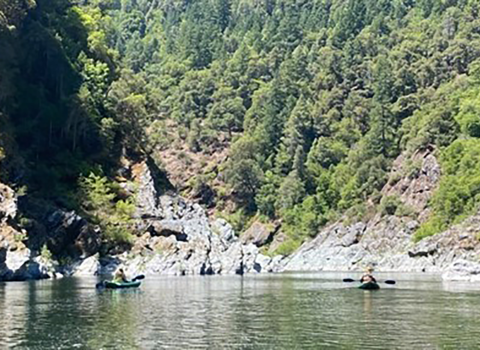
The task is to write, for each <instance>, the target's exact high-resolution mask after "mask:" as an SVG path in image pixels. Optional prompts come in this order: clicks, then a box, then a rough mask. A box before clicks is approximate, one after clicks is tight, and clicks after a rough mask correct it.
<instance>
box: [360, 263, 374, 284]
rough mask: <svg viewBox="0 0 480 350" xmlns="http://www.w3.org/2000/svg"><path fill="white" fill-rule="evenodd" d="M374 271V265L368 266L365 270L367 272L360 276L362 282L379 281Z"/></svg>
mask: <svg viewBox="0 0 480 350" xmlns="http://www.w3.org/2000/svg"><path fill="white" fill-rule="evenodd" d="M372 273H373V267H367V269H366V270H365V274H364V275H363V276H362V278H360V283H371V282H373V283H377V280H376V279H375V277H373V275H372Z"/></svg>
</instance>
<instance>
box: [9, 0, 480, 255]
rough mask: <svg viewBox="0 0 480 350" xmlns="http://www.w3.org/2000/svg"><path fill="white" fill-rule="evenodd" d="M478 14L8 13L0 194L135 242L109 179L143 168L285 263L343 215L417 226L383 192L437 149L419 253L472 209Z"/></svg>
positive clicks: (479, 147) (129, 6) (119, 3)
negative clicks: (275, 226)
mask: <svg viewBox="0 0 480 350" xmlns="http://www.w3.org/2000/svg"><path fill="white" fill-rule="evenodd" d="M479 15H480V4H479V2H478V1H476V0H441V1H440V0H418V1H415V0H195V1H189V0H184V1H177V0H162V1H160V0H81V1H80V0H79V1H65V0H36V1H34V0H0V52H1V54H0V113H1V115H2V121H1V123H2V125H1V130H0V131H1V133H2V137H1V140H0V141H1V145H2V152H1V157H2V164H1V165H2V177H3V179H4V181H5V182H7V183H10V184H14V185H15V186H17V188H18V189H20V188H22V189H23V191H25V193H26V195H31V196H35V197H37V198H42V199H45V200H49V201H55V202H56V203H57V204H59V205H61V206H65V207H68V208H74V209H77V208H80V209H81V210H82V211H83V212H84V213H86V214H88V215H89V216H90V217H91V218H92V219H94V220H96V221H97V222H99V223H101V225H103V227H104V229H105V231H106V232H109V237H111V238H112V237H113V238H114V239H120V240H122V239H125V240H128V239H126V236H125V234H126V233H125V232H122V230H120V229H119V228H118V227H123V226H119V225H118V223H119V222H122V223H124V222H128V220H129V217H130V215H131V211H132V210H133V209H132V208H131V207H132V205H131V201H132V199H131V197H129V196H127V195H125V194H124V193H123V192H122V191H121V189H120V188H119V186H117V185H116V182H117V181H118V177H119V176H121V174H118V172H117V171H116V169H118V166H119V164H121V162H122V159H123V158H125V157H127V158H128V157H130V158H131V157H138V156H148V157H150V158H151V159H152V161H153V162H154V163H156V164H157V166H158V167H159V168H162V169H163V170H164V171H165V172H166V173H167V176H170V177H171V178H172V181H173V182H174V184H175V185H176V186H177V188H178V189H179V190H181V191H182V194H184V195H185V196H187V197H191V198H196V199H197V200H199V201H200V202H201V203H203V204H205V205H206V206H208V207H210V208H211V210H212V212H214V213H215V214H216V215H223V216H226V217H228V218H229V220H231V222H233V223H234V224H235V225H236V226H237V228H238V229H239V230H242V229H243V228H245V225H247V223H248V222H249V220H250V219H251V218H253V217H255V218H260V219H261V220H265V221H277V222H281V223H282V231H283V232H284V233H285V234H286V235H287V236H288V237H289V238H288V240H287V241H285V242H284V243H283V245H282V246H280V247H279V252H280V253H284V254H286V253H290V252H292V251H293V250H294V249H295V248H296V247H298V246H299V245H300V243H301V242H302V241H304V240H305V239H306V238H308V237H313V236H315V235H316V233H317V232H318V230H319V228H320V227H322V226H323V225H325V224H326V223H328V222H331V221H332V220H335V219H337V218H339V217H341V216H343V215H345V217H348V218H352V219H357V220H361V219H362V218H363V217H365V216H368V215H370V214H371V213H372V212H377V211H382V210H383V211H386V212H388V213H389V214H396V215H414V211H413V210H409V208H405V207H404V206H402V205H400V204H399V203H398V199H397V198H394V197H383V198H382V195H381V194H380V190H381V189H382V188H383V186H384V185H385V184H386V183H387V181H395V179H392V178H390V179H389V171H390V169H391V166H392V163H393V161H394V160H395V159H396V158H397V157H398V156H399V155H400V154H402V153H404V154H406V155H407V157H408V155H411V154H413V153H414V152H416V151H418V150H422V149H426V148H429V149H433V150H435V152H436V154H437V155H438V156H439V158H440V161H441V166H442V171H443V174H442V178H441V181H440V185H439V188H438V190H437V191H436V193H435V195H434V197H433V199H432V201H431V204H430V205H431V208H432V215H431V217H430V219H429V220H427V221H426V222H425V223H424V224H423V225H422V226H421V227H420V229H419V230H418V232H417V234H416V236H415V237H416V238H417V239H421V238H422V237H425V236H428V235H432V234H435V233H438V232H440V231H441V230H443V229H445V228H446V227H448V226H449V225H450V224H452V223H455V222H458V221H460V220H462V219H463V218H464V217H466V216H468V215H469V214H470V213H472V212H473V211H474V210H475V209H477V208H478V201H479V198H480V197H479V196H480V175H478V174H480V168H479V167H480V139H479V137H480V98H479V93H480V59H479V58H480V18H479ZM172 164H173V165H172ZM417 171H418V164H415V163H414V162H412V164H410V165H409V172H410V173H411V174H412V176H414V174H415V172H417Z"/></svg>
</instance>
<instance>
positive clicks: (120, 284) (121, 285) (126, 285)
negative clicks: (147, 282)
mask: <svg viewBox="0 0 480 350" xmlns="http://www.w3.org/2000/svg"><path fill="white" fill-rule="evenodd" d="M141 284H142V282H140V281H135V282H109V281H105V288H110V289H121V288H137V287H140V285H141Z"/></svg>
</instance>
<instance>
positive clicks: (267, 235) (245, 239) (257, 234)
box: [241, 221, 276, 247]
mask: <svg viewBox="0 0 480 350" xmlns="http://www.w3.org/2000/svg"><path fill="white" fill-rule="evenodd" d="M270 226H271V225H267V224H263V223H261V222H259V221H255V222H254V223H253V224H252V225H251V226H250V227H249V228H248V230H247V231H245V232H244V233H243V234H242V237H241V241H242V243H244V244H249V243H253V244H255V245H256V246H257V247H261V246H263V245H265V244H267V243H269V242H270V241H271V240H272V239H273V235H274V234H275V231H276V228H275V227H270Z"/></svg>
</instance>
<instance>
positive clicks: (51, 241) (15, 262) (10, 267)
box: [0, 151, 480, 281]
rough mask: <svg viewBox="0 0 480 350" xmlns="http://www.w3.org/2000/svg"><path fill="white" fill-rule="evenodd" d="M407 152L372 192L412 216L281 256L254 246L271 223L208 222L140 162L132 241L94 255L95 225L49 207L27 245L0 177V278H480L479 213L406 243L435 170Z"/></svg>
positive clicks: (379, 220) (341, 227)
mask: <svg viewBox="0 0 480 350" xmlns="http://www.w3.org/2000/svg"><path fill="white" fill-rule="evenodd" d="M413 160H414V161H416V162H419V163H420V164H421V167H420V169H419V170H418V172H416V173H415V174H414V175H413V176H412V174H411V173H409V172H408V171H406V170H405V164H406V162H405V160H404V159H403V158H402V156H401V157H399V159H398V160H397V161H396V163H395V164H394V168H393V171H392V178H395V179H396V181H392V179H391V181H389V184H387V185H386V186H385V188H384V189H383V191H382V194H383V195H384V196H391V195H396V196H398V198H400V200H401V201H402V202H403V203H404V204H405V205H409V206H410V207H412V208H413V209H414V215H411V216H410V217H407V216H404V217H399V216H393V215H391V216H389V215H386V216H382V215H380V214H377V215H376V216H375V217H373V218H372V219H370V220H368V221H367V222H365V223H363V222H357V223H353V224H350V225H346V224H344V223H342V222H337V223H334V224H332V225H330V226H328V227H325V228H323V229H322V230H321V232H320V233H319V234H318V236H317V237H316V238H315V239H313V240H312V241H310V242H307V243H305V244H304V245H303V246H302V247H300V249H299V250H298V251H297V252H296V253H294V254H293V255H292V256H290V257H288V258H283V257H281V256H277V257H274V258H271V257H268V256H265V255H262V254H261V253H260V251H259V248H258V246H257V245H261V244H264V242H268V241H270V240H271V239H272V235H273V234H274V233H275V232H276V230H277V228H275V227H272V228H271V229H268V228H265V227H261V225H260V227H253V228H252V230H251V232H247V234H245V236H244V237H242V238H241V239H239V238H237V237H236V235H235V234H234V232H233V229H232V227H231V226H230V225H229V224H228V223H227V222H226V221H225V220H222V219H216V220H210V219H209V218H208V217H207V215H206V212H205V211H204V210H203V208H202V207H201V206H199V205H198V204H193V203H190V202H187V201H185V200H184V199H182V198H181V197H178V196H175V195H167V194H160V193H159V191H158V190H157V188H156V186H155V181H154V178H153V176H152V175H151V172H150V169H149V167H148V166H147V164H146V163H145V162H144V163H137V164H135V165H133V166H132V167H131V170H132V171H131V173H132V174H133V179H132V180H133V181H135V182H136V187H137V188H138V191H137V197H136V198H137V201H138V202H137V214H136V215H137V218H136V232H137V237H136V239H135V243H134V246H133V247H132V249H131V250H129V251H127V252H124V253H121V254H115V253H113V252H110V254H109V255H108V254H107V255H105V254H103V255H101V254H100V252H101V245H100V240H99V237H100V232H99V231H98V229H97V228H95V227H92V226H91V225H90V224H89V223H88V222H86V221H85V220H84V219H82V218H81V217H79V216H78V215H77V214H75V213H73V212H65V211H62V210H58V209H57V210H54V211H53V212H50V213H49V214H48V215H46V216H45V217H44V218H41V220H42V221H43V222H44V225H46V226H45V227H44V230H45V231H46V232H44V233H43V234H42V235H35V234H34V235H31V233H30V232H29V243H30V245H29V247H28V248H27V247H26V245H24V243H25V242H23V241H22V240H19V239H18V237H22V235H24V234H25V233H24V232H19V231H18V229H17V228H15V227H14V225H13V226H12V225H11V224H10V221H11V220H12V219H13V218H14V217H15V215H16V211H17V207H16V199H15V195H14V193H13V191H12V190H11V189H9V188H8V187H6V186H4V185H1V184H0V185H1V187H0V193H1V196H0V220H1V221H0V229H1V230H2V232H1V234H0V280H23V279H38V278H45V277H57V276H62V275H77V276H92V275H98V274H104V273H111V272H112V271H113V270H114V269H115V268H116V267H117V266H119V265H123V266H124V267H125V268H126V270H127V273H128V274H129V275H136V274H140V273H143V274H146V275H154V274H170V275H191V274H244V273H263V272H280V271H345V270H360V269H363V268H364V267H365V266H367V265H374V266H375V267H376V268H377V270H384V271H387V270H388V271H418V272H420V271H425V272H437V273H443V276H444V278H445V279H449V280H452V279H455V280H470V281H477V280H478V281H480V243H479V239H478V233H479V232H480V213H479V214H478V215H474V216H472V217H471V218H469V219H468V220H466V221H465V222H464V223H462V224H461V225H457V226H453V227H451V228H450V229H449V230H447V231H445V232H443V233H441V234H438V235H436V236H434V237H430V238H427V239H424V240H422V241H421V242H420V243H418V244H414V243H413V241H412V235H413V233H414V232H415V230H416V229H417V228H418V226H419V225H420V223H421V222H422V221H423V220H425V219H426V218H428V215H429V210H428V207H427V202H428V200H429V198H430V197H431V194H432V192H433V191H434V189H435V188H436V186H437V183H438V179H439V175H440V167H439V165H438V163H437V161H436V159H435V157H434V156H433V155H432V154H431V153H430V152H428V151H426V152H423V153H417V154H415V155H414V156H413ZM412 217H413V218H414V219H413V218H412ZM257 226H258V225H257ZM44 244H47V245H48V247H49V249H50V251H52V252H53V253H54V254H55V252H56V251H57V250H58V251H62V252H63V251H68V252H69V256H71V257H73V259H72V262H70V263H69V264H64V265H60V264H58V262H51V261H47V260H46V259H44V258H42V257H41V256H40V254H39V250H40V247H41V246H43V245H44ZM103 253H105V252H103Z"/></svg>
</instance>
